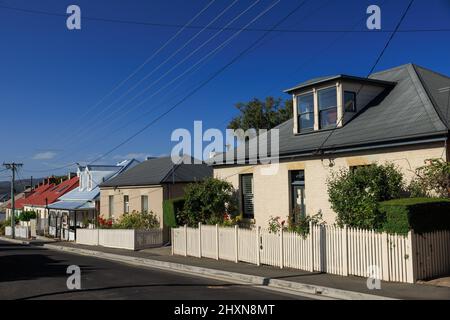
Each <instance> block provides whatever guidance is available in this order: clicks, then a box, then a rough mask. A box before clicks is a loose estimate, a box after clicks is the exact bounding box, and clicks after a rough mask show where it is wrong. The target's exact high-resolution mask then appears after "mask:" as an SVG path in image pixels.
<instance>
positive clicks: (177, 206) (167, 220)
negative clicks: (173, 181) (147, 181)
mask: <svg viewBox="0 0 450 320" xmlns="http://www.w3.org/2000/svg"><path fill="white" fill-rule="evenodd" d="M184 202H185V200H184V198H175V199H170V200H164V203H163V214H164V225H165V226H167V227H171V228H175V227H177V226H178V223H177V219H176V216H177V213H178V212H179V211H180V210H183V206H184Z"/></svg>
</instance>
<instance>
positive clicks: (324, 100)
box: [318, 87, 337, 110]
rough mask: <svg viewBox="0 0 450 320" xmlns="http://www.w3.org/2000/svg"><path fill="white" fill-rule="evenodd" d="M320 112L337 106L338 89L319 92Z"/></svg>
mask: <svg viewBox="0 0 450 320" xmlns="http://www.w3.org/2000/svg"><path fill="white" fill-rule="evenodd" d="M318 98H319V110H324V109H328V108H331V107H335V108H336V105H337V97H336V88H335V87H333V88H329V89H323V90H319V91H318Z"/></svg>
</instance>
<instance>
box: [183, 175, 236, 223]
mask: <svg viewBox="0 0 450 320" xmlns="http://www.w3.org/2000/svg"><path fill="white" fill-rule="evenodd" d="M235 194H236V192H235V190H234V188H233V186H232V185H231V184H230V183H229V182H226V181H223V180H219V179H214V178H207V179H205V180H204V181H202V182H197V183H192V184H189V185H188V186H186V188H185V203H184V207H183V211H181V212H180V214H179V215H178V221H179V223H181V224H187V225H189V226H196V225H197V224H198V223H199V222H201V223H204V224H216V223H217V224H223V223H224V220H225V217H226V215H231V216H234V215H235V210H236V197H235Z"/></svg>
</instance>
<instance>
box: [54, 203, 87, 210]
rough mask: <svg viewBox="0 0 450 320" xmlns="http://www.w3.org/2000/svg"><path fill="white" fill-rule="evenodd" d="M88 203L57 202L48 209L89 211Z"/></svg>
mask: <svg viewBox="0 0 450 320" xmlns="http://www.w3.org/2000/svg"><path fill="white" fill-rule="evenodd" d="M88 206H89V202H87V201H58V202H55V203H52V204H50V205H49V206H48V208H49V209H60V210H77V209H90V207H88Z"/></svg>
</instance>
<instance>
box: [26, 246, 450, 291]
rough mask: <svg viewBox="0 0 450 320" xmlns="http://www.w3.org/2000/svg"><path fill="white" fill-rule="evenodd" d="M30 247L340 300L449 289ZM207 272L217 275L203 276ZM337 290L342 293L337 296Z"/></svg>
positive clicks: (94, 249) (158, 251) (160, 252)
mask: <svg viewBox="0 0 450 320" xmlns="http://www.w3.org/2000/svg"><path fill="white" fill-rule="evenodd" d="M31 244H32V245H38V246H39V245H43V246H45V247H47V248H49V249H59V250H65V251H68V250H69V251H70V252H72V253H77V251H78V253H80V254H90V255H97V254H96V253H98V254H106V255H108V257H106V256H105V258H108V259H111V260H115V259H118V261H119V262H126V263H127V262H129V263H133V262H135V263H140V262H144V263H145V262H147V263H146V265H148V266H151V265H152V264H153V265H154V266H155V267H160V268H166V266H167V269H172V270H176V269H178V271H182V270H184V271H187V272H191V273H197V274H202V273H203V274H204V275H206V276H208V274H209V276H211V275H212V274H213V273H216V274H217V276H218V277H232V278H233V277H234V278H235V280H236V281H239V280H241V281H243V282H252V283H259V282H260V281H261V279H263V282H262V284H263V285H270V286H278V285H282V286H283V287H284V288H286V289H292V290H297V289H298V290H305V291H309V293H315V292H314V291H316V293H317V290H319V291H320V290H321V289H320V287H325V291H326V292H324V295H325V294H329V295H330V296H333V295H335V296H336V297H339V296H342V298H355V299H358V298H360V299H371V296H372V297H373V298H377V296H378V298H383V297H386V298H393V299H446V300H448V299H450V288H448V287H438V286H432V285H427V284H403V283H391V282H382V283H381V290H369V289H368V288H367V285H366V281H367V279H366V278H359V277H353V276H349V277H341V276H335V275H331V274H323V273H311V272H307V271H302V270H293V269H279V268H275V267H271V266H259V267H258V266H256V265H252V264H247V263H241V262H240V263H233V262H228V261H223V260H220V261H217V260H213V259H207V258H202V259H199V258H195V257H184V256H172V255H171V249H170V247H165V248H154V249H146V250H141V251H128V250H121V249H111V248H104V247H98V246H84V245H78V244H75V243H68V242H53V241H49V242H43V241H31ZM112 255H117V256H112ZM121 257H123V258H121ZM120 260H122V261H120ZM207 270H211V271H216V272H213V273H211V272H204V271H207ZM252 277H254V278H252ZM328 289H330V290H328ZM334 289H337V290H336V292H334V291H333V290H334ZM340 290H344V291H343V292H339V291H340ZM318 293H320V292H318Z"/></svg>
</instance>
